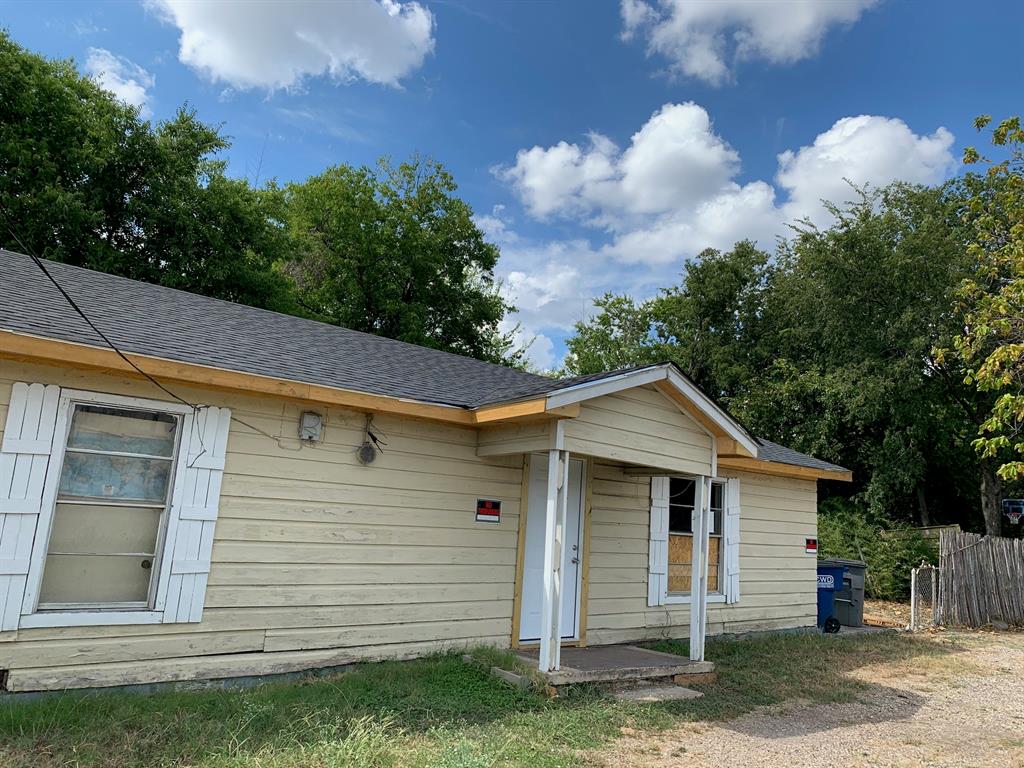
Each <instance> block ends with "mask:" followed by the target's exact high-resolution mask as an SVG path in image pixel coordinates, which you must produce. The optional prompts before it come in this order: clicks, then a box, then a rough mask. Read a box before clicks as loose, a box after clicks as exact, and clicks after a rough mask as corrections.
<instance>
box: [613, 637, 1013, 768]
mask: <svg viewBox="0 0 1024 768" xmlns="http://www.w3.org/2000/svg"><path fill="white" fill-rule="evenodd" d="M942 639H943V641H946V642H948V641H949V640H950V639H955V640H956V645H957V647H958V651H957V652H956V653H953V654H950V655H948V656H945V657H943V658H942V659H941V660H925V661H922V660H920V659H917V660H914V661H907V662H903V663H897V664H887V665H879V666H872V667H865V668H861V669H859V670H857V672H856V673H854V674H855V676H856V677H857V678H858V679H860V680H863V681H864V682H866V683H868V684H869V688H868V690H867V692H866V693H865V694H864V695H862V696H860V697H859V700H858V701H857V702H856V703H848V704H833V705H813V706H811V705H808V704H807V703H805V702H799V701H795V702H791V703H789V704H787V705H785V706H784V707H775V708H773V709H771V710H762V711H757V712H753V713H751V714H748V715H745V716H743V717H740V718H738V719H736V720H733V721H730V722H727V723H721V724H712V723H694V724H688V725H684V726H680V727H679V728H677V729H674V730H671V731H668V732H665V733H661V734H642V735H641V734H631V733H629V732H628V729H627V733H626V735H625V737H624V738H622V739H620V740H618V741H617V742H616V744H615V746H614V748H613V749H612V750H611V751H607V752H602V753H601V754H599V755H595V756H594V763H595V764H596V765H604V766H608V768H612V766H615V767H619V766H622V767H636V768H638V767H639V766H672V767H673V768H674V767H676V766H679V767H682V766H688V767H689V766H692V767H694V768H696V767H697V766H701V767H704V766H709V767H710V766H723V765H725V766H757V767H758V768H760V767H761V766H765V767H766V768H769V767H773V766H778V767H779V768H792V767H793V766H801V767H806V768H818V767H819V766H820V768H849V767H857V768H860V767H861V766H863V767H864V768H867V767H868V766H870V767H871V768H883V767H889V766H893V767H896V766H898V767H899V768H910V767H911V766H977V767H978V768H982V767H983V766H998V767H999V768H1010V767H1012V766H1024V633H1002V634H994V633H969V634H968V633H964V634H956V635H954V634H952V633H943V636H942ZM922 642H933V641H932V640H929V639H927V638H925V639H922Z"/></svg>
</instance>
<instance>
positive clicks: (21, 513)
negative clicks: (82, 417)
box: [0, 382, 60, 631]
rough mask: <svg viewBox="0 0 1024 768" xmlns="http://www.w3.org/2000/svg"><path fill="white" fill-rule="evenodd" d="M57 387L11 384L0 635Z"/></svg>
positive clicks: (1, 515) (26, 548)
mask: <svg viewBox="0 0 1024 768" xmlns="http://www.w3.org/2000/svg"><path fill="white" fill-rule="evenodd" d="M59 400H60V387H56V386H53V385H51V386H43V385H42V384H23V383H21V382H18V383H16V384H15V385H14V386H13V387H12V389H11V399H10V402H9V403H8V404H7V421H6V423H5V425H4V436H3V443H0V631H6V630H13V629H17V628H18V623H19V618H20V616H21V610H22V602H23V600H24V596H25V588H26V585H27V583H28V575H29V566H30V564H31V557H32V542H33V540H34V539H35V535H36V528H37V527H38V525H39V518H40V513H41V512H42V504H43V488H44V485H45V481H46V474H47V467H48V466H49V462H50V451H51V448H52V445H53V430H54V425H55V424H56V421H57V407H58V402H59Z"/></svg>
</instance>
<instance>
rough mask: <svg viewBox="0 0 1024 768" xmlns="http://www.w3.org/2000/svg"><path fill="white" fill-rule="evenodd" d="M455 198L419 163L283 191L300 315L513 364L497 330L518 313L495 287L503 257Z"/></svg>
mask: <svg viewBox="0 0 1024 768" xmlns="http://www.w3.org/2000/svg"><path fill="white" fill-rule="evenodd" d="M455 189H456V186H455V182H454V180H453V179H452V177H451V175H450V174H449V173H448V172H447V171H445V170H444V168H442V167H441V166H440V165H439V164H438V163H435V162H432V161H430V160H421V159H418V158H416V159H413V160H412V161H410V162H405V163H401V164H399V165H392V164H391V163H389V162H387V161H381V163H380V164H379V165H378V167H377V168H376V169H375V170H371V169H369V168H352V167H350V166H347V165H339V166H337V167H335V168H330V169H328V170H327V171H325V172H324V173H322V174H320V175H319V176H314V177H312V178H310V179H308V180H307V181H305V182H303V183H301V184H289V185H288V186H287V187H285V189H284V198H285V208H286V211H287V221H288V231H289V234H290V235H291V237H292V239H293V241H294V243H295V245H296V249H297V256H296V260H295V262H294V265H293V267H292V269H291V272H292V274H293V275H294V276H295V279H296V282H297V284H298V289H299V300H300V302H301V303H302V306H303V307H305V308H306V309H307V310H308V311H310V312H312V313H314V314H315V315H317V316H318V317H323V318H325V319H327V320H329V321H330V322H333V323H337V324H338V325H343V326H345V327H346V328H352V329H354V330H358V331H366V332H369V333H376V334H379V335H382V336H389V337H391V338H394V339H401V340H402V341H408V342H411V343H413V344H421V345H423V346H428V347H434V348H437V349H443V350H446V351H449V352H455V353H458V354H462V355H468V356H471V357H477V358H480V359H483V360H491V361H494V362H501V361H507V360H508V359H509V357H510V352H511V348H512V341H511V335H510V334H507V333H504V334H503V333H502V332H501V331H500V330H499V323H500V322H501V320H502V319H503V318H504V317H505V314H506V313H507V312H509V311H510V310H511V309H512V307H511V306H510V305H509V304H508V302H506V301H505V299H504V298H503V297H502V295H501V293H500V291H499V286H498V285H497V284H496V283H495V281H494V266H495V264H496V263H497V260H498V248H497V247H496V246H494V245H492V244H491V243H488V242H487V241H486V240H485V239H484V235H483V233H482V232H481V231H480V229H479V227H477V225H476V224H475V222H474V221H473V216H472V210H471V209H470V207H469V206H468V205H467V204H466V203H465V202H463V201H462V200H461V199H459V198H458V197H456V196H455V194H454V193H455ZM520 354H521V353H520ZM512 357H513V358H515V355H514V354H513V355H512Z"/></svg>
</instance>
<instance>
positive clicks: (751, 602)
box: [587, 463, 817, 645]
mask: <svg viewBox="0 0 1024 768" xmlns="http://www.w3.org/2000/svg"><path fill="white" fill-rule="evenodd" d="M728 476H729V477H739V478H740V507H741V513H740V538H741V541H740V601H739V602H738V603H736V604H734V605H724V604H710V605H709V606H708V634H720V633H724V632H746V631H750V630H760V629H776V628H782V627H787V628H788V627H803V626H812V625H813V624H814V622H815V606H816V600H817V595H816V579H815V574H816V572H817V571H816V566H817V562H816V559H815V557H814V556H813V555H807V554H805V553H804V539H805V538H808V537H815V536H817V516H816V504H817V490H816V484H815V482H814V481H811V480H790V479H786V478H778V477H769V476H767V475H757V474H752V473H729V474H728ZM592 504H593V506H592V511H591V540H590V594H589V600H588V605H587V609H588V625H587V642H588V643H590V644H593V645H598V644H603V643H617V642H626V641H633V640H641V639H653V638H660V637H686V636H687V635H688V634H689V630H690V607H689V605H666V606H662V607H649V606H648V605H647V566H648V528H649V520H650V481H649V480H648V479H647V478H637V477H630V476H627V475H626V474H624V473H623V471H622V469H621V468H620V467H616V466H613V465H609V464H603V463H598V464H597V465H596V466H595V468H594V484H593V489H592Z"/></svg>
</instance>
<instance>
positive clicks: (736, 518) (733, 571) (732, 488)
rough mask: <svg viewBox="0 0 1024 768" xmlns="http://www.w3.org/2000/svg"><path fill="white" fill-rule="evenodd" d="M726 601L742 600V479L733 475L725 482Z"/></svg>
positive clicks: (735, 601) (736, 601)
mask: <svg viewBox="0 0 1024 768" xmlns="http://www.w3.org/2000/svg"><path fill="white" fill-rule="evenodd" d="M723 539H724V540H725V589H724V592H725V602H727V603H738V602H739V601H740V480H739V478H738V477H731V478H729V479H728V480H727V481H726V483H725V515H724V516H723Z"/></svg>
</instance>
